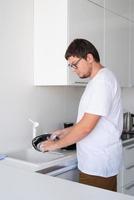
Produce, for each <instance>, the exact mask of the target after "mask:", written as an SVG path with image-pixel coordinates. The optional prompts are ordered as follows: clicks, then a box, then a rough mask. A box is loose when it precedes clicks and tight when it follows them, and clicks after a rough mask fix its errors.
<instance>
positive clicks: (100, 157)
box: [77, 68, 123, 177]
mask: <svg viewBox="0 0 134 200" xmlns="http://www.w3.org/2000/svg"><path fill="white" fill-rule="evenodd" d="M84 113H91V114H96V115H100V116H101V118H100V120H99V122H98V123H97V125H96V127H95V128H94V129H93V130H92V131H91V132H90V133H89V134H88V135H87V136H86V137H85V138H83V139H82V140H81V141H79V142H78V143H77V158H78V168H79V169H80V171H82V172H84V173H86V174H90V175H95V176H102V177H110V176H114V175H116V174H118V172H119V168H120V166H121V163H122V144H121V140H120V136H121V133H122V127H123V115H122V105H121V90H120V87H119V85H118V83H117V80H116V78H115V76H114V75H113V73H112V72H111V71H110V70H109V69H107V68H102V69H100V70H99V71H98V73H97V74H96V75H95V77H93V78H92V79H91V80H90V81H89V83H88V85H87V87H86V89H85V91H84V93H83V95H82V97H81V101H80V104H79V110H78V117H77V122H78V121H79V120H80V119H81V118H82V117H83V115H84Z"/></svg>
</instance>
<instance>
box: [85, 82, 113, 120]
mask: <svg viewBox="0 0 134 200" xmlns="http://www.w3.org/2000/svg"><path fill="white" fill-rule="evenodd" d="M87 100H88V102H87V106H86V112H87V113H91V114H96V115H100V116H107V115H108V113H109V111H110V109H111V106H112V101H113V95H112V88H111V85H110V84H109V83H108V82H106V81H96V82H95V84H93V85H92V92H91V93H89V95H88V98H87Z"/></svg>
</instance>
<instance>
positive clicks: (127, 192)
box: [123, 182, 134, 195]
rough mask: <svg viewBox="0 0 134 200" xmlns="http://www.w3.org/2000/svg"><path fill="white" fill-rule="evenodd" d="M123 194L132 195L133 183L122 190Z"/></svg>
mask: <svg viewBox="0 0 134 200" xmlns="http://www.w3.org/2000/svg"><path fill="white" fill-rule="evenodd" d="M123 193H125V194H128V195H134V182H133V183H131V184H129V185H127V186H125V187H124V188H123Z"/></svg>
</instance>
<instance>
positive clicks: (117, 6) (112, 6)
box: [105, 0, 133, 18]
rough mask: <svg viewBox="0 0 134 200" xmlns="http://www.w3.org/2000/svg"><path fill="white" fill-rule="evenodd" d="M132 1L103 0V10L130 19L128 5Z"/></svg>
mask: <svg viewBox="0 0 134 200" xmlns="http://www.w3.org/2000/svg"><path fill="white" fill-rule="evenodd" d="M131 1H133V0H105V8H106V9H108V10H111V11H113V12H114V13H116V14H118V15H121V16H123V17H126V18H129V17H130V12H129V11H130V3H131Z"/></svg>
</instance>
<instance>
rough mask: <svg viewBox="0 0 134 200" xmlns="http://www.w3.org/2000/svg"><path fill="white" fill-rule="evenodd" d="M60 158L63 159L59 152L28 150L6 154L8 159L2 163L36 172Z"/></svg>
mask: <svg viewBox="0 0 134 200" xmlns="http://www.w3.org/2000/svg"><path fill="white" fill-rule="evenodd" d="M62 157H64V153H63V152H60V151H54V152H45V153H42V152H38V151H36V150H34V149H32V148H29V149H24V150H20V151H15V152H11V153H8V157H6V158H5V159H4V160H3V161H2V162H3V163H5V164H8V165H13V166H17V167H20V168H23V169H24V168H29V169H33V170H34V171H36V170H38V169H41V168H42V167H43V166H46V165H48V164H49V163H50V162H54V161H55V160H57V159H60V158H62Z"/></svg>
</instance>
